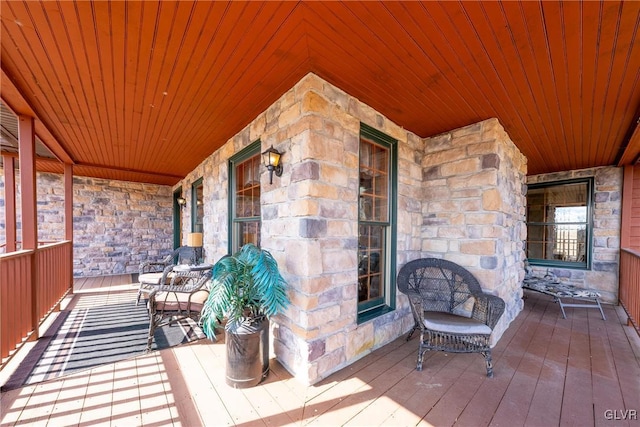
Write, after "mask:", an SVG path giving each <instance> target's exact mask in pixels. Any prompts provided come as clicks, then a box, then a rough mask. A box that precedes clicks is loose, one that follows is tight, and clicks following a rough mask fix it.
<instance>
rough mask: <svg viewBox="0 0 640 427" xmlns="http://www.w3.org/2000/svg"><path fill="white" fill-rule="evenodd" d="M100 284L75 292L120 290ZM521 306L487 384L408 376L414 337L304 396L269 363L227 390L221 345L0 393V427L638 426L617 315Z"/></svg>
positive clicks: (532, 301)
mask: <svg viewBox="0 0 640 427" xmlns="http://www.w3.org/2000/svg"><path fill="white" fill-rule="evenodd" d="M100 285H106V286H105V287H100V286H99V285H97V284H96V282H93V281H85V282H84V283H78V284H77V285H76V287H77V292H109V289H111V288H113V289H119V288H121V287H122V286H127V285H126V284H122V283H119V282H117V280H116V279H113V278H110V279H104V280H103V283H101V284H100ZM103 296H104V295H103ZM526 296H527V298H526V299H525V309H524V311H523V312H522V313H521V314H520V315H519V316H518V318H517V319H516V320H515V321H514V322H513V323H512V324H511V326H510V328H509V329H508V331H507V332H506V333H505V335H504V336H503V337H502V339H501V340H500V342H499V343H498V345H497V346H496V348H495V349H494V352H493V355H494V365H495V367H494V371H495V377H494V378H493V379H488V378H486V376H485V370H484V362H483V359H482V357H481V356H479V355H475V354H460V355H451V354H445V353H441V352H432V353H427V355H426V357H425V369H424V370H423V371H422V372H417V371H416V370H415V360H416V351H417V341H416V340H417V338H416V337H414V338H413V339H412V340H411V341H409V342H405V341H404V339H402V338H401V339H398V340H395V341H394V342H392V343H391V344H389V345H387V346H385V347H383V348H381V349H378V350H377V351H375V352H373V353H371V354H369V355H367V356H366V357H364V358H362V359H360V360H359V361H357V362H356V363H354V364H353V365H351V366H349V367H347V368H345V369H343V370H341V371H339V372H337V373H335V374H334V375H332V376H330V377H329V378H327V379H326V380H324V381H322V382H321V383H319V384H316V385H314V386H311V387H307V386H304V385H302V384H300V383H299V382H298V381H297V380H295V379H294V378H292V377H291V375H290V374H289V373H288V372H287V371H286V370H285V369H283V368H282V366H281V365H280V364H279V363H278V362H277V361H275V360H272V361H271V372H270V375H269V377H268V379H267V380H266V381H265V382H264V383H263V384H261V385H260V386H257V387H254V388H250V389H245V390H236V389H232V388H230V387H228V386H226V385H225V382H224V343H223V340H224V338H223V337H221V339H220V340H219V341H218V342H215V343H212V342H210V341H208V340H202V341H199V342H195V343H192V344H188V345H183V346H179V347H175V348H172V349H167V350H162V351H160V352H152V353H150V354H142V355H140V356H139V357H136V358H133V359H129V360H125V361H121V362H118V363H114V364H110V365H105V366H101V367H99V368H95V369H92V370H88V371H84V372H80V373H76V374H72V375H68V376H66V377H63V378H60V379H56V380H51V381H48V382H44V383H41V384H38V385H34V386H28V387H24V388H20V389H16V390H12V391H9V392H6V393H4V394H3V396H2V402H1V405H2V407H1V409H2V425H3V426H4V425H27V424H28V425H51V426H63V425H64V426H70V425H113V426H116V425H117V426H134V425H143V426H160V425H181V426H199V425H205V426H218V425H242V426H263V425H272V426H283V425H307V424H312V425H322V426H338V425H349V426H374V425H385V426H387V425H388V426H410V425H425V426H427V425H433V426H451V425H456V426H474V427H478V426H558V425H573V426H601V425H603V426H608V425H611V426H638V425H640V420H639V419H638V418H640V414H638V413H639V412H640V340H639V339H638V336H637V335H636V333H635V331H633V330H632V329H631V328H629V327H627V326H624V323H625V322H626V317H624V314H623V312H622V311H621V309H619V308H618V307H613V306H605V314H606V316H607V320H606V321H603V320H602V319H601V318H600V314H599V312H598V311H597V310H588V309H582V308H580V309H569V310H568V312H567V316H568V318H567V319H562V316H561V315H560V311H559V307H558V306H557V304H554V303H553V302H551V298H550V297H547V296H544V295H540V294H534V293H527V294H526ZM96 301H102V302H103V303H104V301H105V300H104V298H97V299H96ZM608 418H610V419H608ZM622 418H626V419H622ZM628 418H631V419H628Z"/></svg>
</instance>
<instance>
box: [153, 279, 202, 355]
mask: <svg viewBox="0 0 640 427" xmlns="http://www.w3.org/2000/svg"><path fill="white" fill-rule="evenodd" d="M210 281H211V269H208V270H200V271H191V272H190V271H178V272H174V275H173V276H172V279H171V281H170V284H169V285H160V286H158V287H157V289H154V290H153V291H152V292H151V293H150V294H149V302H148V303H147V308H148V309H149V335H148V338H147V351H150V350H151V346H152V344H153V336H154V334H155V330H156V329H158V328H162V327H163V326H167V325H171V324H173V323H176V322H178V321H180V320H183V319H188V318H190V319H193V320H195V321H196V322H197V321H199V319H200V313H201V311H202V308H203V306H204V302H205V301H206V300H207V298H208V297H209V283H210Z"/></svg>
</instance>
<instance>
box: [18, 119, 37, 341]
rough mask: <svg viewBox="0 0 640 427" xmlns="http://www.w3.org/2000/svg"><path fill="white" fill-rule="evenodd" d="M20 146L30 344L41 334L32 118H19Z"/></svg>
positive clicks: (21, 197) (21, 198)
mask: <svg viewBox="0 0 640 427" xmlns="http://www.w3.org/2000/svg"><path fill="white" fill-rule="evenodd" d="M18 126H19V127H18V145H19V153H20V156H19V158H18V161H19V163H20V190H21V191H20V200H21V201H22V249H27V250H32V251H33V255H32V256H31V325H32V327H33V331H34V332H33V334H32V335H31V337H30V340H35V339H38V338H39V334H38V283H39V281H40V279H39V277H38V266H37V258H36V251H37V249H38V224H37V221H38V220H37V211H36V138H35V131H34V119H33V117H30V116H24V115H19V116H18Z"/></svg>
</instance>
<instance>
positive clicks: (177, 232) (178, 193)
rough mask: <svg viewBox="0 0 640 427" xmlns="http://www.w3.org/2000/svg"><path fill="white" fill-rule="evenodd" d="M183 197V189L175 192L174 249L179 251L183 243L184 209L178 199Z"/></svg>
mask: <svg viewBox="0 0 640 427" xmlns="http://www.w3.org/2000/svg"><path fill="white" fill-rule="evenodd" d="M180 197H182V187H180V188H178V189H177V190H176V191H174V192H173V248H174V249H177V248H178V247H180V245H181V244H182V242H181V241H180V236H181V235H182V230H181V229H180V228H181V221H180V219H181V218H182V207H181V206H180V204H179V203H178V199H179V198H180Z"/></svg>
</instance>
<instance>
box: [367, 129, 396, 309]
mask: <svg viewBox="0 0 640 427" xmlns="http://www.w3.org/2000/svg"><path fill="white" fill-rule="evenodd" d="M396 145H397V141H396V140H394V139H392V138H390V137H389V136H387V135H385V134H383V133H381V132H378V131H377V130H375V129H373V128H370V127H368V126H366V125H364V124H363V125H361V131H360V156H359V158H360V166H359V177H360V185H359V194H358V196H359V201H358V219H359V221H358V321H365V320H368V319H370V318H373V317H375V316H377V315H380V314H383V313H385V312H387V311H389V310H392V309H394V308H395V306H394V301H395V292H394V291H395V212H396V208H395V207H396V202H395V188H396V176H397V171H396V170H397V167H396V160H395V158H396V154H395V150H396Z"/></svg>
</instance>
